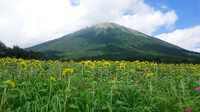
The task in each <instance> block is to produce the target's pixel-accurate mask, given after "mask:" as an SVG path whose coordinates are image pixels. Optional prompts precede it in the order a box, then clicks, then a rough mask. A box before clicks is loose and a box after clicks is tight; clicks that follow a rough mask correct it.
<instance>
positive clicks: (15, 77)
mask: <svg viewBox="0 0 200 112" xmlns="http://www.w3.org/2000/svg"><path fill="white" fill-rule="evenodd" d="M0 68H1V69H0V91H1V92H0V101H1V102H0V112H73V111H74V112H182V111H183V109H184V108H191V109H192V110H193V111H194V112H196V111H199V110H200V107H199V105H200V100H199V98H200V92H199V91H197V90H195V88H196V87H198V86H200V72H199V71H200V65H197V64H196V65H193V64H176V65H175V64H162V63H161V64H158V63H155V62H139V61H135V62H126V61H105V60H102V61H93V62H92V61H82V62H74V61H70V62H63V63H62V62H59V61H38V60H22V59H10V58H2V59H0ZM8 80H11V82H13V83H14V84H15V85H11V83H9V81H8Z"/></svg>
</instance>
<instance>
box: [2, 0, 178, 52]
mask: <svg viewBox="0 0 200 112" xmlns="http://www.w3.org/2000/svg"><path fill="white" fill-rule="evenodd" d="M70 1H72V0H17V1H13V0H0V40H1V41H3V42H4V43H5V44H6V45H8V46H10V47H12V45H19V46H20V47H23V48H25V47H29V46H32V45H35V44H38V43H41V42H45V41H48V40H51V39H54V38H58V37H60V36H62V35H65V34H68V33H71V32H74V31H76V30H79V29H81V28H83V27H86V26H91V25H94V24H98V23H100V22H110V21H113V22H116V23H118V24H121V25H125V26H127V27H130V28H133V29H136V30H139V31H141V32H143V33H146V34H150V35H151V34H153V33H154V32H155V31H156V30H158V29H159V27H161V26H165V27H166V29H173V27H174V23H175V22H176V21H177V19H178V17H177V15H176V13H175V11H173V10H171V11H168V12H166V13H164V12H162V11H160V10H155V9H154V8H153V7H152V6H149V5H148V4H146V3H145V2H144V0H118V1H117V2H116V0H76V1H75V2H73V3H70ZM125 10H129V11H132V14H128V15H124V11H125Z"/></svg>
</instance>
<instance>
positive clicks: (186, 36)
mask: <svg viewBox="0 0 200 112" xmlns="http://www.w3.org/2000/svg"><path fill="white" fill-rule="evenodd" d="M156 37H158V38H160V39H162V40H164V41H167V42H169V43H172V44H175V45H178V46H180V47H182V48H185V49H187V50H191V51H196V52H200V48H198V47H197V45H198V43H200V26H196V27H193V28H186V29H182V30H175V31H174V32H172V33H167V34H166V33H164V34H160V35H158V36H156Z"/></svg>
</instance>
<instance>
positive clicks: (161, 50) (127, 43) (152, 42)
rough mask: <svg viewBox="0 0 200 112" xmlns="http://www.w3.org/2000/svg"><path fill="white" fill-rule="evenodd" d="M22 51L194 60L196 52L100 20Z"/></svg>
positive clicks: (61, 56)
mask: <svg viewBox="0 0 200 112" xmlns="http://www.w3.org/2000/svg"><path fill="white" fill-rule="evenodd" d="M26 50H36V51H40V52H43V53H44V54H45V56H46V57H47V58H49V59H51V58H52V57H53V56H58V57H59V59H63V60H76V61H80V60H102V59H105V60H129V61H133V60H141V61H144V60H148V61H158V62H181V61H182V62H187V61H189V62H195V61H196V60H197V59H200V53H196V52H191V51H188V50H185V49H182V48H180V47H178V46H175V45H172V44H170V43H167V42H165V41H162V40H160V39H158V38H155V37H151V36H148V35H145V34H143V33H141V32H138V31H136V30H133V29H130V28H127V27H124V26H121V25H118V24H116V23H101V24H98V25H94V26H92V27H87V28H84V29H81V30H79V31H76V32H74V33H71V34H68V35H65V36H63V37H61V38H58V39H54V40H51V41H47V42H44V43H41V44H38V45H35V46H33V47H29V48H26Z"/></svg>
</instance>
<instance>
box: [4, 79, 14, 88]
mask: <svg viewBox="0 0 200 112" xmlns="http://www.w3.org/2000/svg"><path fill="white" fill-rule="evenodd" d="M5 83H6V84H9V85H10V86H11V87H15V86H16V85H15V83H14V82H12V81H11V80H7V81H5Z"/></svg>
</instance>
